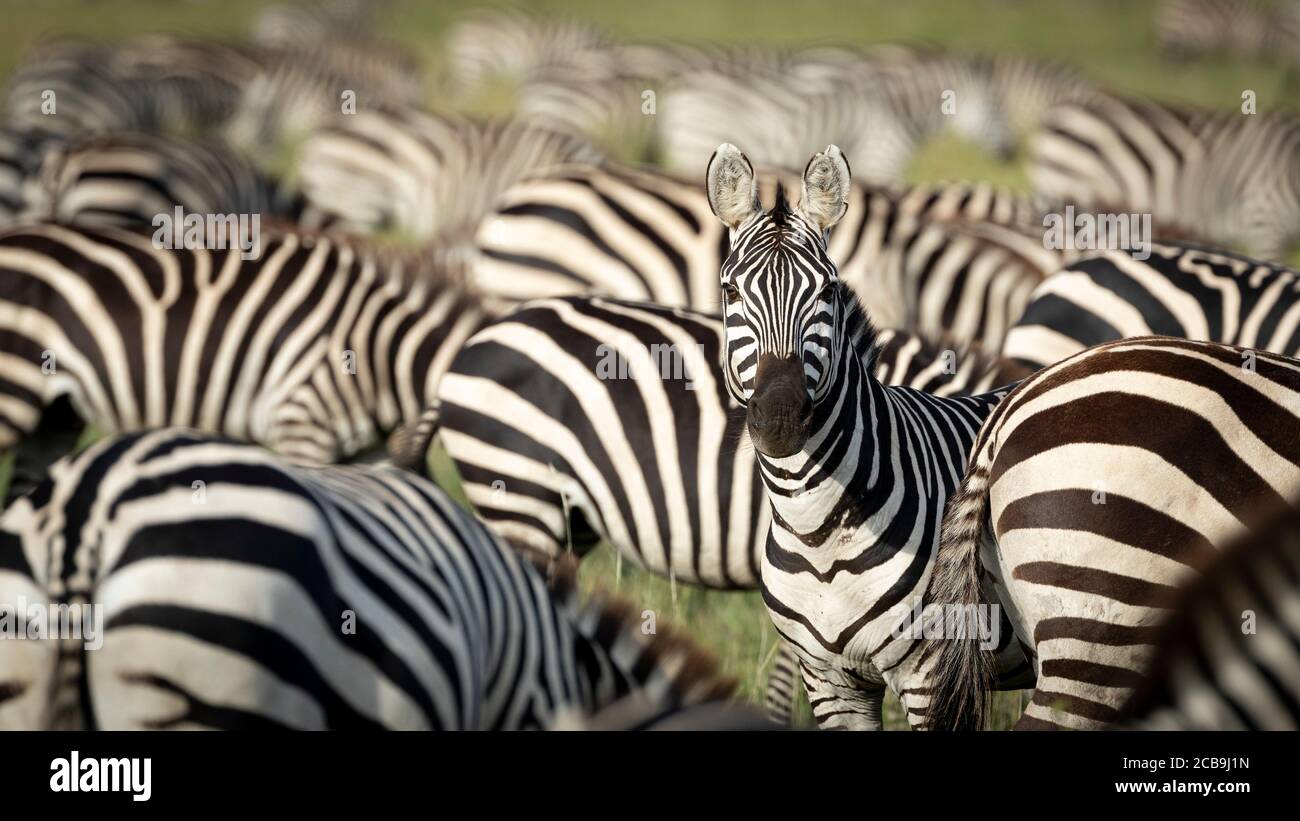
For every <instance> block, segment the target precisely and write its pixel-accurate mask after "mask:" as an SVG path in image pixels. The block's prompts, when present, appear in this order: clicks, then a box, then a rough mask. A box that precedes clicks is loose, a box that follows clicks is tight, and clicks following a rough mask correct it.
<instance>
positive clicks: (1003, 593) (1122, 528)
mask: <svg viewBox="0 0 1300 821" xmlns="http://www.w3.org/2000/svg"><path fill="white" fill-rule="evenodd" d="M1297 424H1300V360H1295V359H1291V358H1288V357H1282V356H1277V355H1274V354H1269V353H1266V352H1264V351H1256V350H1252V349H1249V348H1239V347H1233V346H1228V345H1221V344H1216V343H1210V342H1197V341H1191V340H1183V339H1174V338H1172V337H1137V338H1133V339H1126V340H1119V341H1115V342H1107V343H1105V344H1102V345H1097V346H1094V347H1091V348H1088V349H1086V350H1084V351H1083V352H1081V353H1079V354H1076V355H1075V356H1072V357H1070V358H1069V359H1066V360H1064V361H1063V362H1059V363H1057V364H1055V365H1052V366H1051V367H1049V368H1046V369H1044V370H1041V371H1039V372H1038V373H1036V374H1034V375H1033V376H1031V377H1029V378H1028V379H1026V380H1025V381H1023V382H1021V383H1020V384H1019V386H1018V387H1017V388H1016V389H1015V390H1014V391H1013V392H1012V393H1011V394H1010V395H1009V396H1007V397H1006V398H1005V399H1003V400H1002V402H1001V403H1000V404H999V405H998V407H997V408H996V409H995V410H994V411H993V413H992V414H991V415H990V416H989V417H988V418H987V419H986V420H985V421H984V425H983V427H982V428H981V430H980V435H979V440H978V441H977V442H976V445H975V448H974V449H973V451H972V453H971V457H970V462H969V465H968V466H967V468H966V475H965V478H964V479H963V481H962V486H961V490H960V491H959V492H958V493H957V494H955V495H954V496H953V497H952V500H951V503H950V505H949V509H948V513H947V516H946V518H945V519H944V524H943V542H942V546H941V547H940V550H939V554H940V555H939V559H938V562H939V563H940V565H941V567H943V568H944V571H943V572H942V573H937V574H936V578H937V579H938V581H937V582H936V584H935V585H934V587H933V589H932V590H931V591H930V593H931V595H930V596H929V599H930V601H931V602H932V603H936V604H939V605H942V606H944V607H948V606H952V605H954V604H968V603H971V602H974V601H984V600H986V597H987V596H988V590H989V587H990V586H992V587H993V588H994V589H995V590H996V591H997V600H998V601H1000V602H1001V603H1002V604H1003V605H1004V608H1005V612H1007V613H1008V614H1009V617H1010V621H1011V624H1012V626H1013V627H1014V629H1015V633H1016V641H1017V643H1019V644H1020V645H1021V646H1022V647H1023V649H1024V652H1025V654H1026V656H1027V657H1028V658H1030V659H1031V660H1032V662H1033V665H1034V667H1035V669H1036V670H1037V673H1038V677H1037V684H1036V686H1035V690H1034V695H1033V697H1032V699H1031V700H1030V702H1029V705H1028V707H1027V708H1026V709H1025V713H1024V715H1023V716H1022V717H1021V719H1020V721H1019V722H1018V724H1017V725H1016V726H1017V728H1020V729H1055V728H1061V727H1066V728H1077V729H1091V728H1097V727H1103V726H1106V725H1108V724H1111V723H1114V722H1115V721H1117V720H1118V719H1119V718H1120V709H1121V707H1122V706H1123V704H1124V701H1125V700H1126V698H1127V697H1128V696H1129V695H1130V694H1131V693H1132V692H1133V690H1134V688H1135V687H1137V686H1138V685H1139V684H1140V683H1141V682H1142V680H1143V676H1144V675H1145V673H1146V671H1147V670H1149V669H1150V663H1151V657H1152V655H1153V652H1154V650H1155V647H1154V642H1155V640H1156V639H1157V637H1158V635H1159V634H1158V625H1159V624H1160V622H1161V621H1162V620H1163V619H1164V618H1165V617H1166V616H1167V614H1168V612H1169V608H1170V606H1171V604H1172V599H1173V597H1174V594H1175V592H1176V590H1177V588H1178V586H1179V585H1181V584H1184V583H1186V582H1187V581H1188V580H1189V579H1190V578H1192V577H1194V575H1195V574H1196V573H1197V572H1198V571H1200V570H1202V569H1203V568H1204V567H1205V565H1206V564H1207V563H1208V562H1209V561H1211V560H1212V559H1214V558H1215V557H1217V555H1218V553H1219V550H1220V548H1222V547H1223V546H1224V545H1226V544H1229V543H1230V542H1232V541H1233V540H1235V539H1236V538H1238V537H1240V536H1241V535H1242V534H1243V533H1244V532H1245V531H1247V530H1249V529H1252V528H1256V527H1259V526H1260V525H1261V524H1263V523H1264V522H1266V521H1267V520H1268V519H1269V518H1270V517H1271V516H1273V515H1276V514H1277V512H1278V511H1280V510H1283V509H1286V508H1287V507H1288V506H1289V505H1290V504H1291V500H1294V499H1297V498H1300V444H1297V442H1296V441H1295V437H1294V436H1293V435H1292V431H1294V430H1295V429H1296V425H1297ZM926 652H927V654H928V655H930V656H931V657H932V658H934V659H935V662H934V664H932V665H930V666H929V668H928V673H927V675H925V676H924V677H923V682H924V685H923V686H924V687H926V688H927V690H928V691H929V692H931V693H934V694H935V695H934V698H933V699H932V701H931V704H930V714H929V717H928V723H929V725H930V726H931V727H933V728H935V729H971V728H977V727H978V726H979V723H980V719H981V712H982V706H983V702H984V699H983V694H984V691H985V689H986V687H987V681H988V679H987V675H986V673H985V671H986V670H987V669H988V659H987V655H986V653H984V652H983V651H982V650H981V649H980V648H979V647H978V646H976V644H975V643H974V642H972V641H970V640H969V639H968V638H967V639H964V640H963V639H960V638H948V639H945V640H942V641H935V642H933V643H931V646H930V649H928V650H927V651H926Z"/></svg>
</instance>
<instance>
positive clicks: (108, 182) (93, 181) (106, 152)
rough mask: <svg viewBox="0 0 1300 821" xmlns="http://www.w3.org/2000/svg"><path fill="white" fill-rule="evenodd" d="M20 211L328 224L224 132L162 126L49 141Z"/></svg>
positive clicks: (39, 217)
mask: <svg viewBox="0 0 1300 821" xmlns="http://www.w3.org/2000/svg"><path fill="white" fill-rule="evenodd" d="M24 199H25V202H24V203H23V204H22V212H21V214H20V218H21V219H22V220H23V221H26V222H42V221H52V222H59V223H64V224H76V225H156V224H157V223H156V222H155V219H156V217H157V216H158V215H160V214H165V215H167V217H168V218H171V219H174V216H175V214H174V211H175V209H176V208H177V207H180V208H181V209H182V210H183V212H184V213H186V214H198V215H208V214H244V215H254V214H256V215H258V217H259V219H264V220H268V221H269V220H273V219H275V220H281V221H284V222H290V223H300V224H302V225H303V226H304V227H306V228H312V229H319V228H325V227H328V225H329V222H330V220H329V219H328V218H327V217H326V216H325V215H322V214H318V213H316V212H315V210H314V209H312V208H310V207H309V206H308V205H307V204H306V202H305V201H304V200H303V198H302V196H301V195H300V194H299V193H298V192H297V191H295V190H293V189H292V188H290V187H288V186H286V185H284V184H283V183H280V182H278V181H276V180H273V179H271V178H270V177H269V176H268V175H266V174H265V173H263V172H262V171H260V170H259V169H258V168H257V167H256V165H254V163H253V162H252V161H251V159H249V158H247V157H245V156H244V155H243V154H241V153H240V152H238V151H235V150H234V149H232V148H230V147H229V146H227V145H225V144H224V143H222V142H221V141H220V140H215V139H205V140H194V139H179V138H175V137H168V136H164V135H159V134H114V135H111V136H100V137H90V138H86V139H82V140H77V141H75V142H72V143H67V144H60V145H58V146H57V147H54V148H51V149H49V150H48V151H47V152H46V153H45V156H44V159H43V162H42V164H41V168H40V170H39V172H38V173H37V174H36V175H35V180H31V181H29V182H28V185H27V193H26V196H25V198H24Z"/></svg>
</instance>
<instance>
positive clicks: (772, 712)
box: [763, 641, 799, 726]
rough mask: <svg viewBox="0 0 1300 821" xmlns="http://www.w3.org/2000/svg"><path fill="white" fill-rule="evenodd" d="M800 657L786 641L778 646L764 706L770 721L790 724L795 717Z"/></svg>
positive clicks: (783, 724) (768, 680) (768, 678)
mask: <svg viewBox="0 0 1300 821" xmlns="http://www.w3.org/2000/svg"><path fill="white" fill-rule="evenodd" d="M798 672H799V657H798V656H796V655H795V652H794V649H793V648H791V647H790V645H789V644H787V643H786V642H784V641H783V642H781V644H780V646H779V647H778V648H777V652H776V660H775V661H774V662H773V663H772V672H771V674H770V675H769V676H768V677H767V695H766V697H765V699H764V704H763V708H764V710H765V711H766V712H767V718H768V720H769V721H771V722H773V723H775V724H780V725H782V726H789V724H790V721H791V719H793V718H794V688H795V687H796V686H798V684H797V681H796V678H795V677H796V676H797V675H798Z"/></svg>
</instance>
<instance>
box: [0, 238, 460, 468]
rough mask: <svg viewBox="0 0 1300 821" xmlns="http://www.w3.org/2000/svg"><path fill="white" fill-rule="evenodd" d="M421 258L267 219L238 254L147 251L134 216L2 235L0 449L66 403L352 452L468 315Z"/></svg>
mask: <svg viewBox="0 0 1300 821" xmlns="http://www.w3.org/2000/svg"><path fill="white" fill-rule="evenodd" d="M436 262H437V261H436V259H434V257H433V256H432V255H430V254H428V253H427V252H420V253H416V252H409V253H407V252H402V253H399V252H395V251H377V250H374V249H371V248H369V247H368V246H366V245H364V244H358V243H355V242H349V241H344V240H337V239H331V238H328V237H324V236H314V235H312V234H309V233H297V232H278V231H273V230H270V229H266V228H264V229H263V230H262V232H261V243H260V248H259V249H257V250H256V252H255V253H254V254H253V255H252V256H251V258H249V259H242V258H241V253H240V251H239V250H238V249H235V250H211V251H209V250H175V251H173V250H162V249H159V248H157V247H155V245H154V241H153V237H152V236H151V235H150V233H149V232H148V231H147V230H146V231H145V232H133V231H128V230H124V229H114V228H107V227H103V228H72V227H60V226H55V225H35V226H29V227H24V228H18V229H13V230H11V231H9V232H6V233H4V234H0V274H2V275H0V282H2V283H3V284H0V328H3V333H0V337H2V338H3V342H2V343H0V448H3V449H4V450H8V449H10V448H13V447H15V446H16V445H18V446H20V453H19V455H20V457H22V453H23V450H24V449H25V448H28V447H31V448H37V449H40V448H42V447H44V445H42V443H41V441H40V439H39V437H32V433H33V431H34V430H36V429H37V426H38V425H39V424H40V423H41V418H42V415H43V413H45V412H46V411H47V410H48V409H50V407H51V406H52V405H56V404H66V402H64V401H63V400H68V401H70V403H71V406H72V407H73V408H74V409H75V411H76V415H77V416H79V417H80V418H81V419H84V420H85V421H86V422H89V423H91V424H94V425H95V426H96V427H97V428H98V429H99V430H101V431H104V432H115V431H127V430H135V429H139V428H142V427H151V426H162V425H181V426H188V427H196V428H200V429H203V430H208V431H214V432H221V433H224V434H226V435H229V436H233V437H236V438H240V439H247V440H251V441H255V442H258V443H261V444H263V445H265V446H267V447H270V448H272V449H274V450H277V451H279V452H281V453H283V454H287V455H293V456H298V457H302V458H308V459H313V460H317V461H334V460H337V459H341V458H347V457H350V456H352V455H354V454H356V453H358V452H359V451H361V450H363V449H365V448H367V447H369V446H371V445H373V444H375V443H377V442H378V441H380V439H381V437H382V436H383V435H384V434H385V433H387V432H388V431H391V430H392V429H394V428H395V427H397V426H399V425H403V424H406V425H414V424H415V423H416V422H417V421H418V420H419V418H420V415H421V412H422V411H423V410H424V408H425V407H427V406H428V405H429V404H430V402H432V400H433V397H434V389H435V387H436V384H437V380H438V378H439V376H440V375H441V374H442V372H443V371H444V370H445V369H446V367H447V365H448V364H449V363H450V361H451V358H452V356H453V355H454V354H455V352H456V350H458V349H459V347H460V345H461V344H462V343H463V341H464V340H465V339H466V338H467V337H468V336H469V335H470V334H472V333H473V331H474V330H476V329H477V328H478V327H479V325H481V324H482V322H483V320H484V312H483V310H482V309H481V308H480V307H479V306H478V303H477V302H476V301H475V300H474V299H473V298H471V297H470V296H468V295H467V294H465V293H464V292H463V290H461V289H460V288H458V287H456V286H455V285H454V284H453V283H452V282H451V281H449V280H448V279H447V278H446V277H445V276H443V275H442V274H441V273H440V271H439V270H438V268H437V267H436ZM57 455H61V454H59V453H55V454H53V455H52V456H57ZM44 456H48V454H42V457H41V458H37V457H33V458H36V467H35V468H34V472H36V473H37V474H39V473H40V472H42V471H43V469H44V466H45V465H48V463H49V461H50V460H51V459H52V456H50V458H43V457H44ZM12 492H13V491H12V490H11V493H12Z"/></svg>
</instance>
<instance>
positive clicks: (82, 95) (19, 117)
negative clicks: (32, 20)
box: [0, 40, 160, 139]
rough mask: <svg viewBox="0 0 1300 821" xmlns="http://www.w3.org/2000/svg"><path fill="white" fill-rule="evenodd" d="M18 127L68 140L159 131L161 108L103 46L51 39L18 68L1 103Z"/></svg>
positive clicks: (8, 119)
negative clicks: (122, 72)
mask: <svg viewBox="0 0 1300 821" xmlns="http://www.w3.org/2000/svg"><path fill="white" fill-rule="evenodd" d="M0 112H3V114H4V119H5V124H6V125H7V126H8V127H10V128H13V129H19V130H35V131H42V132H50V133H52V134H53V135H56V136H58V137H60V138H63V139H70V138H75V137H80V136H83V135H85V134H103V133H109V132H113V131H156V130H158V128H159V125H160V124H159V112H158V110H157V106H156V105H155V104H154V96H153V94H151V93H150V84H149V83H148V82H147V81H146V80H144V79H143V78H137V79H134V80H126V79H124V78H123V77H122V76H121V75H120V74H119V73H118V72H116V71H115V70H114V68H113V64H112V53H111V52H110V51H109V50H108V49H107V48H105V47H103V46H98V45H92V44H89V43H83V42H79V41H75V40H51V41H45V42H42V43H40V44H38V45H37V46H36V47H34V48H32V49H31V50H30V51H29V52H28V53H27V54H25V55H24V57H23V59H22V60H21V61H20V62H19V63H18V65H17V66H16V67H15V68H14V70H13V72H12V73H11V74H10V75H9V78H8V80H7V82H6V84H5V88H4V95H3V100H2V101H0Z"/></svg>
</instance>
